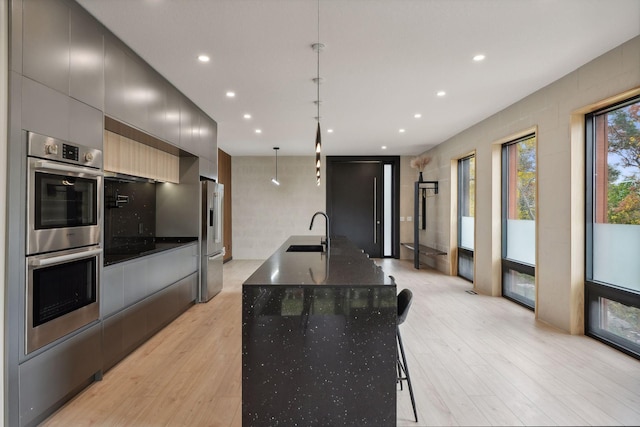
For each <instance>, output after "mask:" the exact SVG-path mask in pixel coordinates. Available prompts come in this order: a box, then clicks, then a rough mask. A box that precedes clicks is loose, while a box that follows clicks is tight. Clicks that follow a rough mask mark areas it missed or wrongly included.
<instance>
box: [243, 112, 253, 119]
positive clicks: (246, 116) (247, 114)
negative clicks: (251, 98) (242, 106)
mask: <svg viewBox="0 0 640 427" xmlns="http://www.w3.org/2000/svg"><path fill="white" fill-rule="evenodd" d="M242 117H244V118H245V119H250V118H251V114H249V113H246V114H245V115H244V116H242Z"/></svg>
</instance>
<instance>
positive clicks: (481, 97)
mask: <svg viewBox="0 0 640 427" xmlns="http://www.w3.org/2000/svg"><path fill="white" fill-rule="evenodd" d="M77 1H78V2H79V3H80V4H81V5H82V6H84V7H85V8H86V9H87V10H88V11H89V12H90V13H92V14H93V15H94V16H95V17H96V18H97V19H98V20H100V21H101V22H102V23H103V24H104V25H105V26H106V27H108V28H109V29H110V30H111V31H113V33H114V34H116V35H117V36H118V37H119V38H120V39H122V40H123V41H124V42H125V43H127V44H128V45H129V46H130V47H131V48H132V49H133V50H134V51H136V52H137V53H138V54H139V55H140V56H141V57H142V58H144V59H145V60H146V61H147V62H148V63H149V64H151V66H153V67H154V68H155V69H156V70H158V72H160V74H162V75H164V76H165V77H166V78H167V79H168V80H169V81H170V82H172V83H173V84H174V85H175V86H176V87H177V88H178V89H179V90H180V91H182V92H183V93H184V94H185V95H187V96H188V97H189V98H191V99H192V100H193V101H194V102H195V103H196V104H197V105H198V106H199V107H200V108H201V109H202V110H203V111H205V112H206V113H207V114H209V115H210V116H211V117H212V118H214V119H215V120H216V121H217V122H218V146H219V147H220V148H222V149H223V150H224V151H226V152H227V153H229V154H231V155H232V156H239V155H240V156H241V155H273V149H272V148H273V147H274V146H279V147H280V155H282V156H290V155H309V156H310V155H313V154H314V140H315V127H316V122H315V116H316V106H315V104H314V102H313V101H314V100H315V99H316V86H315V84H314V83H313V82H312V78H313V77H315V75H316V66H317V63H316V58H317V57H316V53H315V52H314V51H313V49H312V48H311V44H312V43H314V42H316V41H317V40H318V7H319V10H320V41H321V42H322V43H324V44H325V45H326V49H325V50H324V51H323V52H322V53H321V55H320V75H321V76H322V78H323V79H324V83H323V84H322V85H321V86H320V98H321V99H322V101H323V102H322V104H321V107H320V115H321V117H322V118H321V126H322V129H323V133H322V140H323V154H325V155H416V154H419V153H421V152H423V151H425V150H427V149H428V148H430V147H432V146H434V145H437V144H439V143H441V142H443V141H444V140H446V139H447V138H449V137H451V136H453V135H455V134H457V133H458V132H460V131H462V130H464V129H466V128H468V127H469V126H471V125H473V124H474V123H477V122H478V121H481V120H483V119H484V118H486V117H488V116H490V115H492V114H494V113H496V112H498V111H500V110H501V109H503V108H505V107H507V106H508V105H510V104H512V103H514V102H516V101H518V100H519V99H521V98H523V97H525V96H526V95H528V94H530V93H532V92H534V91H536V90H538V89H540V88H542V87H544V86H546V85H548V84H549V83H551V82H553V81H555V80H557V79H558V78H560V77H562V76H564V75H566V74H567V73H569V72H571V71H573V70H575V69H576V68H578V67H580V66H581V65H583V64H585V63H587V62H589V61H590V60H592V59H594V58H596V57H597V56H599V55H601V54H603V53H605V52H606V51H608V50H610V49H612V48H614V47H615V46H618V45H619V44H621V43H623V42H625V41H627V40H629V39H631V38H633V37H635V36H637V35H638V34H640V0H320V3H319V5H318V0H77ZM201 53H206V54H208V55H209V56H210V57H211V61H210V62H209V63H207V64H202V63H200V62H198V61H197V59H196V58H197V56H198V55H199V54H201ZM478 53H483V54H485V55H486V59H485V60H484V61H483V62H478V63H476V62H474V61H473V60H472V57H473V56H474V55H476V54H478ZM229 90H232V91H234V92H235V93H236V97H235V98H233V99H230V98H227V97H226V96H225V93H226V92H227V91H229ZM440 90H444V91H446V92H447V94H446V96H444V97H437V96H436V92H438V91H440ZM244 113H250V114H251V115H252V118H251V119H250V120H246V119H244V118H243V114H244ZM415 113H421V114H422V118H420V119H415V118H414V114H415ZM258 128H259V129H261V130H262V133H261V134H256V133H255V129H258ZM401 128H403V129H406V131H405V132H404V133H400V132H399V129H401ZM328 129H334V132H333V133H332V134H330V133H328V132H327V130H328ZM383 145H385V146H387V147H388V148H387V150H382V149H381V146H383Z"/></svg>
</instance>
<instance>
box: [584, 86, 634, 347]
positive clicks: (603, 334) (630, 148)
mask: <svg viewBox="0 0 640 427" xmlns="http://www.w3.org/2000/svg"><path fill="white" fill-rule="evenodd" d="M585 134H586V136H587V167H586V171H587V185H586V188H587V197H586V200H587V212H586V224H587V230H586V235H587V252H586V256H587V260H586V266H587V271H586V279H587V283H586V292H585V296H586V298H585V300H586V323H587V324H586V330H587V334H588V335H591V336H594V337H596V338H598V339H601V340H603V341H605V342H607V343H609V344H611V345H613V346H615V347H618V348H619V349H621V350H624V351H626V352H628V353H631V354H634V355H635V356H636V357H640V263H639V262H638V257H639V256H640V98H636V99H632V100H629V101H627V102H625V103H623V104H619V105H615V106H612V107H610V108H608V109H605V110H602V111H598V112H595V113H593V114H591V115H589V116H587V118H586V133H585Z"/></svg>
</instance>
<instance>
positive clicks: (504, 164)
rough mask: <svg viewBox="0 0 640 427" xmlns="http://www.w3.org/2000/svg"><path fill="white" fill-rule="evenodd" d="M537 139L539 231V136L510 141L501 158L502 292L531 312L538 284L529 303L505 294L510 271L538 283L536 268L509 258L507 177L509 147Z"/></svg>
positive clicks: (502, 150)
mask: <svg viewBox="0 0 640 427" xmlns="http://www.w3.org/2000/svg"><path fill="white" fill-rule="evenodd" d="M532 138H533V139H535V144H536V146H535V154H536V171H535V174H536V194H535V202H536V219H534V221H536V230H537V216H538V215H537V210H538V206H537V205H538V191H537V180H538V152H537V148H538V135H537V132H535V131H534V132H530V133H527V134H525V135H523V136H520V137H518V138H515V139H512V140H509V141H507V142H505V143H503V144H501V147H500V158H501V171H500V172H501V175H500V176H501V183H500V190H501V196H502V203H501V207H500V208H501V253H500V261H501V263H500V265H501V269H500V271H501V281H502V283H501V291H502V296H503V297H504V298H506V299H508V300H510V301H513V302H515V303H517V304H520V305H521V306H523V307H525V308H528V309H529V310H532V311H535V309H536V299H537V283H536V284H535V287H536V297H534V299H533V300H532V301H531V303H530V302H529V300H528V299H526V298H524V297H521V298H519V297H518V296H519V295H518V294H513V295H512V294H510V293H507V292H505V276H506V274H507V273H508V272H510V271H515V272H517V273H521V274H526V275H529V276H531V277H533V280H534V283H535V282H536V274H535V271H536V266H535V265H531V264H528V263H524V262H522V261H517V260H513V259H510V258H508V257H507V219H508V218H509V179H507V178H506V177H508V176H509V172H510V170H509V154H508V151H507V150H508V147H509V146H512V145H516V144H518V143H520V142H523V141H526V140H529V139H532ZM536 233H537V232H536ZM534 244H535V245H536V246H537V244H538V242H537V241H535V240H534ZM536 261H537V260H536Z"/></svg>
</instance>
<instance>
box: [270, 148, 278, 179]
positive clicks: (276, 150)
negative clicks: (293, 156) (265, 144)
mask: <svg viewBox="0 0 640 427" xmlns="http://www.w3.org/2000/svg"><path fill="white" fill-rule="evenodd" d="M279 149H280V147H273V150H274V151H275V152H276V177H275V178H271V182H273V183H274V184H275V185H280V181H278V150H279Z"/></svg>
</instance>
